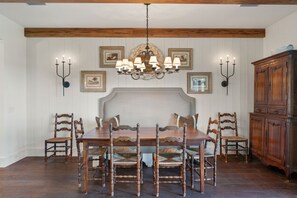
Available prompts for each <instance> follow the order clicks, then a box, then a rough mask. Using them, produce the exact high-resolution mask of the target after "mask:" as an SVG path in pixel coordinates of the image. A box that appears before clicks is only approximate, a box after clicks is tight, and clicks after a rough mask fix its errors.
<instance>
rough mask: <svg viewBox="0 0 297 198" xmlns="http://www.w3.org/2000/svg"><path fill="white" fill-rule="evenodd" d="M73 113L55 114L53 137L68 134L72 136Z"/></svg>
mask: <svg viewBox="0 0 297 198" xmlns="http://www.w3.org/2000/svg"><path fill="white" fill-rule="evenodd" d="M72 132H73V113H72V114H57V113H56V115H55V130H54V137H55V138H56V137H58V136H59V135H58V133H59V134H60V136H63V137H65V136H68V137H71V139H72V137H73V134H72Z"/></svg>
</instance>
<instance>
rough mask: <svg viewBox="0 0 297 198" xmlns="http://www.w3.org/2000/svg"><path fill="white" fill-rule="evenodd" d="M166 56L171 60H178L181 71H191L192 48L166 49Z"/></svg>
mask: <svg viewBox="0 0 297 198" xmlns="http://www.w3.org/2000/svg"><path fill="white" fill-rule="evenodd" d="M168 56H170V57H171V58H172V60H173V59H174V58H175V57H179V58H180V63H181V66H180V67H179V69H181V70H192V69H193V59H192V57H193V49H192V48H168Z"/></svg>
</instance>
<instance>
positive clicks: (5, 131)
mask: <svg viewBox="0 0 297 198" xmlns="http://www.w3.org/2000/svg"><path fill="white" fill-rule="evenodd" d="M0 90H1V91H0V112H1V113H0V139H1V144H0V167H5V166H7V165H9V164H11V163H13V162H15V161H17V160H19V159H21V158H23V157H25V156H26V155H27V153H26V145H27V141H26V138H27V133H26V131H27V124H26V123H27V120H26V117H27V115H26V112H27V109H26V105H27V98H26V95H27V94H26V93H27V90H26V39H25V38H24V29H23V27H21V26H19V25H17V24H16V23H15V22H13V21H11V20H9V19H7V18H6V17H4V16H2V15H0Z"/></svg>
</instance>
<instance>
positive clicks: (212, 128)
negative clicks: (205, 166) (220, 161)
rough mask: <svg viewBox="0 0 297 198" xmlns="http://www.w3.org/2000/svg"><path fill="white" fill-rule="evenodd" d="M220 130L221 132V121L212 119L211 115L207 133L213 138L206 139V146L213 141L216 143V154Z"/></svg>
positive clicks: (215, 152)
mask: <svg viewBox="0 0 297 198" xmlns="http://www.w3.org/2000/svg"><path fill="white" fill-rule="evenodd" d="M219 132H220V122H219V121H218V120H212V119H211V117H210V118H209V119H208V126H207V132H206V133H207V135H209V136H210V137H211V139H209V140H206V141H205V148H206V147H207V144H208V143H210V142H211V143H212V144H213V145H214V155H216V154H217V153H218V148H219V145H218V143H219V141H218V139H219Z"/></svg>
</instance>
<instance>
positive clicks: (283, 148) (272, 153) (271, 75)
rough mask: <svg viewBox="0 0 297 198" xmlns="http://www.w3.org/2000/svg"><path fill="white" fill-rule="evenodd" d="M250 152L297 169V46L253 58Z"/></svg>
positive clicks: (268, 161) (286, 168) (287, 169)
mask: <svg viewBox="0 0 297 198" xmlns="http://www.w3.org/2000/svg"><path fill="white" fill-rule="evenodd" d="M252 64H254V66H255V72H254V112H253V113H251V114H250V152H251V154H252V155H253V156H256V157H257V158H259V159H260V160H261V161H262V162H263V163H264V164H266V165H272V166H275V167H278V168H280V169H283V170H284V171H285V174H286V176H287V177H288V178H289V177H290V175H291V173H293V172H297V50H290V51H286V52H283V53H279V54H276V55H273V56H270V57H267V58H264V59H261V60H259V61H256V62H253V63H252Z"/></svg>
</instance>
